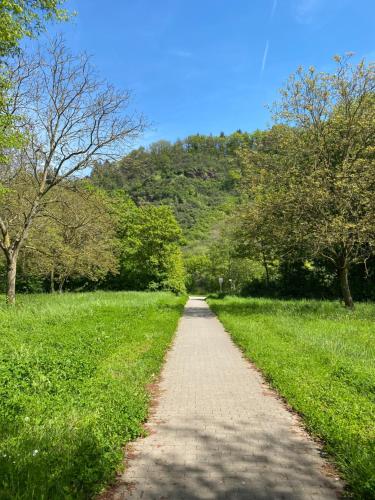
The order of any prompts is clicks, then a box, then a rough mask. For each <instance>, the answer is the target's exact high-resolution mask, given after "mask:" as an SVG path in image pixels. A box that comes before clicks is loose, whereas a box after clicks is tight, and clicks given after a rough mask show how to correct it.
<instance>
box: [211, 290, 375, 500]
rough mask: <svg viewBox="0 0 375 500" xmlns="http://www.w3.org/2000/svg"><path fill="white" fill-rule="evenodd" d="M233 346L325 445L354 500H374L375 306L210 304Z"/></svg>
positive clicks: (235, 300)
mask: <svg viewBox="0 0 375 500" xmlns="http://www.w3.org/2000/svg"><path fill="white" fill-rule="evenodd" d="M209 302H210V305H211V306H212V308H213V309H214V311H215V312H216V313H217V314H218V316H219V318H220V319H221V321H222V322H223V323H224V325H225V327H226V328H227V330H228V331H229V332H230V333H231V335H232V337H233V339H234V341H235V342H236V343H237V344H238V345H239V346H240V347H241V349H242V350H243V351H244V353H245V355H246V356H247V357H248V358H249V359H251V360H252V361H253V362H254V363H255V364H256V365H257V366H258V367H259V368H260V369H261V370H262V371H263V373H264V374H265V375H266V377H267V379H268V380H269V381H270V382H271V383H272V385H273V386H274V387H275V388H276V389H277V390H278V391H279V392H280V393H281V394H282V395H283V396H284V397H285V398H286V399H287V401H288V402H289V403H290V404H291V405H292V407H293V408H294V409H295V410H297V411H298V412H300V413H301V414H302V415H303V417H304V420H305V422H306V425H307V427H308V428H309V429H310V430H311V431H312V432H313V433H314V434H315V435H316V436H319V437H320V438H322V439H323V440H324V442H325V443H326V449H327V451H328V452H329V453H330V454H331V455H332V456H333V457H334V458H335V461H336V463H337V465H338V467H339V469H340V470H341V473H342V475H343V476H344V478H345V479H346V480H347V482H348V484H349V486H350V487H351V490H352V492H354V495H355V496H356V497H358V498H366V499H370V498H375V439H374V438H375V427H374V423H375V405H374V403H375V304H358V305H357V307H356V310H355V311H347V310H345V309H344V308H343V307H341V306H340V305H339V304H338V303H334V302H328V301H312V300H301V301H292V300H291V301H282V300H271V299H240V298H230V297H227V298H225V299H224V300H218V299H216V300H214V299H211V300H210V301H209Z"/></svg>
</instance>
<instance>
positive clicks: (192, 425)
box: [107, 297, 341, 500]
mask: <svg viewBox="0 0 375 500" xmlns="http://www.w3.org/2000/svg"><path fill="white" fill-rule="evenodd" d="M160 391H161V393H160V397H159V402H158V404H157V406H156V408H155V411H154V412H153V415H152V417H151V419H150V421H149V424H148V427H149V429H150V431H151V432H150V435H149V436H148V437H146V438H144V439H140V440H137V441H136V442H135V444H134V445H133V451H134V453H132V454H131V455H132V458H131V459H130V460H129V463H128V467H127V469H126V471H125V473H124V475H123V476H122V478H121V479H120V481H119V483H118V486H117V487H116V488H115V489H114V490H113V491H112V492H111V494H110V497H109V498H111V499H113V500H120V499H125V498H131V499H143V500H145V499H146V500H148V499H181V500H184V499H206V498H207V499H209V498H222V499H247V500H250V499H254V500H258V499H263V500H265V499H267V500H268V499H288V500H289V499H293V500H297V499H298V500H302V499H303V500H305V499H306V500H307V499H309V500H313V499H316V500H328V499H334V498H337V497H338V496H339V491H340V488H341V484H340V482H339V481H337V480H335V478H333V477H329V476H327V475H326V474H325V473H324V466H325V464H324V461H323V459H322V458H321V457H320V454H319V449H318V447H317V445H316V443H314V442H313V441H312V440H310V439H309V437H308V436H307V435H306V434H305V433H304V431H302V429H301V428H300V426H299V425H298V422H297V420H296V417H295V416H294V415H293V414H292V413H290V412H289V411H288V410H287V409H286V408H285V406H284V405H283V403H282V402H281V401H280V400H279V399H278V398H277V397H276V396H275V395H274V393H273V392H272V391H270V390H269V389H267V386H266V385H265V383H264V381H263V380H262V378H261V376H260V375H259V373H258V372H257V371H256V370H255V369H254V368H253V367H252V366H251V364H250V363H249V362H248V361H246V360H245V359H243V357H242V355H241V353H240V351H239V350H238V348H237V347H235V346H234V344H233V343H232V341H231V339H230V337H229V335H228V334H227V333H226V332H225V331H224V328H223V326H222V325H221V323H220V322H219V321H218V319H217V318H216V316H215V315H214V314H213V313H212V312H211V311H210V309H209V308H208V306H207V304H206V302H205V301H204V300H203V299H202V298H199V297H195V298H194V297H192V298H190V299H189V301H188V303H187V306H186V308H185V312H184V315H183V317H182V319H181V322H180V325H179V329H178V332H177V336H176V339H175V342H174V345H173V348H172V349H171V351H170V352H169V354H168V357H167V361H166V364H165V366H164V369H163V372H162V381H161V384H160ZM107 498H108V497H107Z"/></svg>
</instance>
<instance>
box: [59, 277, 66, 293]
mask: <svg viewBox="0 0 375 500" xmlns="http://www.w3.org/2000/svg"><path fill="white" fill-rule="evenodd" d="M64 281H65V280H64V279H61V280H60V282H59V293H63V288H64Z"/></svg>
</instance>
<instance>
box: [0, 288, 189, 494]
mask: <svg viewBox="0 0 375 500" xmlns="http://www.w3.org/2000/svg"><path fill="white" fill-rule="evenodd" d="M184 302H185V298H184V297H176V296H174V295H172V294H171V293H167V292H157V293H146V292H94V293H84V294H83V293H82V294H63V295H53V296H51V295H29V296H28V295H23V296H21V295H20V296H19V298H18V303H17V306H16V307H14V308H9V307H6V306H1V307H0V324H1V332H0V357H1V361H0V478H1V479H0V498H2V499H28V500H30V499H38V500H43V499H51V498H53V499H60V498H61V499H62V498H64V499H69V498H90V497H92V496H93V495H95V494H96V493H98V492H99V491H100V490H101V488H102V487H103V486H104V485H106V484H107V483H108V482H110V481H111V480H112V479H113V478H114V476H115V473H116V470H119V469H120V468H121V464H122V459H123V446H124V445H125V443H126V442H127V441H129V440H131V439H134V438H135V437H137V436H139V435H142V434H143V432H144V430H143V427H142V422H144V420H145V419H146V417H147V412H148V406H149V398H150V396H149V392H148V390H147V385H148V384H150V383H151V382H152V380H154V377H155V376H156V375H157V374H158V372H159V369H160V367H161V364H162V362H163V358H164V355H165V352H166V350H167V348H168V346H169V345H170V343H171V340H172V337H173V334H174V331H175V329H176V326H177V322H178V318H179V317H180V315H181V311H182V308H183V304H184Z"/></svg>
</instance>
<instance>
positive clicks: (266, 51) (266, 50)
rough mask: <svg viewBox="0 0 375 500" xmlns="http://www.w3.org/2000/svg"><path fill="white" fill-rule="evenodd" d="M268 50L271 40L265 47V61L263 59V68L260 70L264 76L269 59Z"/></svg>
mask: <svg viewBox="0 0 375 500" xmlns="http://www.w3.org/2000/svg"><path fill="white" fill-rule="evenodd" d="M268 48H269V40H267V41H266V46H265V47H264V52H263V59H262V68H261V70H260V74H261V75H263V72H264V70H265V68H266V64H267V57H268Z"/></svg>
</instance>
